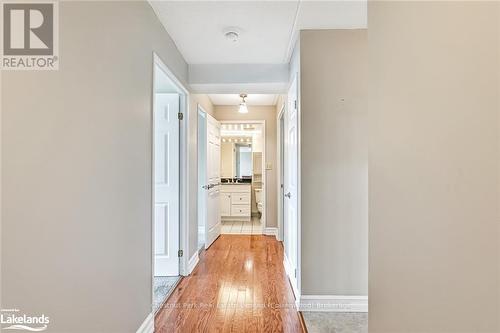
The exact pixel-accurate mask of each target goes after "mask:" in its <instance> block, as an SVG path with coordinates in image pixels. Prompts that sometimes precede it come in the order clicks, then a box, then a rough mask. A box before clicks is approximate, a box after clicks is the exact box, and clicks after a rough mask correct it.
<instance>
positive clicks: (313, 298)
mask: <svg viewBox="0 0 500 333" xmlns="http://www.w3.org/2000/svg"><path fill="white" fill-rule="evenodd" d="M295 302H296V305H297V309H298V310H299V311H316V312H318V311H319V312H368V296H336V295H300V297H298V298H297V300H296V301H295Z"/></svg>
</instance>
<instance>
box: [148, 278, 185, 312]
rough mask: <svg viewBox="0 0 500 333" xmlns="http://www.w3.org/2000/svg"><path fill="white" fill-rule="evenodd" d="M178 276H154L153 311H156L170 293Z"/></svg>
mask: <svg viewBox="0 0 500 333" xmlns="http://www.w3.org/2000/svg"><path fill="white" fill-rule="evenodd" d="M177 280H179V276H155V278H154V302H153V311H154V312H156V311H157V310H158V309H159V308H160V306H161V305H162V304H163V302H164V301H165V299H166V298H167V297H168V295H169V294H170V291H171V290H172V289H173V287H174V286H175V284H176V283H177Z"/></svg>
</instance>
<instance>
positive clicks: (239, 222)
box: [220, 120, 267, 235]
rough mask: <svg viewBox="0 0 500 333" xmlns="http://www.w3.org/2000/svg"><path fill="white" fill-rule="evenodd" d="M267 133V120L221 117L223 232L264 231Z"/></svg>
mask: <svg viewBox="0 0 500 333" xmlns="http://www.w3.org/2000/svg"><path fill="white" fill-rule="evenodd" d="M265 135H266V123H265V121H264V120H245V121H236V120H234V121H233V120H225V121H221V161H220V163H221V200H220V201H221V207H220V208H221V221H222V230H221V233H222V234H240V235H255V234H257V235H258V234H263V233H265V228H266V208H267V207H266V192H267V191H266V168H265V165H266V161H265V156H266V151H265V149H266V136H265Z"/></svg>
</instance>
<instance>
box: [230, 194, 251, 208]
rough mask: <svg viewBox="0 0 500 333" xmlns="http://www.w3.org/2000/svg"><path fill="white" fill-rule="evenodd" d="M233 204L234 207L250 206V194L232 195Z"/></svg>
mask: <svg viewBox="0 0 500 333" xmlns="http://www.w3.org/2000/svg"><path fill="white" fill-rule="evenodd" d="M231 203H232V204H233V205H243V204H245V205H248V204H249V203H250V193H234V192H233V193H231Z"/></svg>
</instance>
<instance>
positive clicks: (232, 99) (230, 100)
mask: <svg viewBox="0 0 500 333" xmlns="http://www.w3.org/2000/svg"><path fill="white" fill-rule="evenodd" d="M208 97H209V98H210V100H211V101H212V104H213V105H239V104H240V103H241V97H240V95H239V94H208ZM245 101H246V102H247V105H250V106H252V105H253V106H257V105H259V106H267V105H276V103H277V101H278V95H272V94H248V96H247V97H246V98H245Z"/></svg>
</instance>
